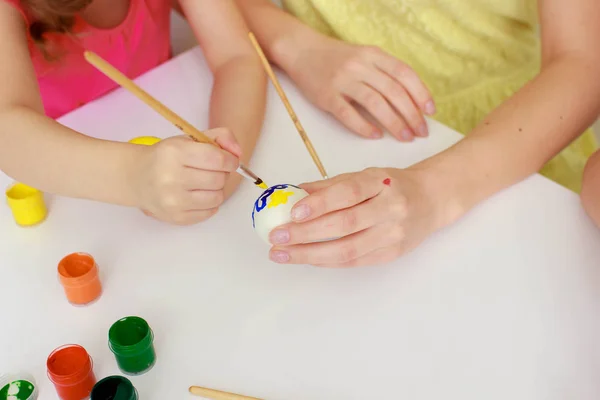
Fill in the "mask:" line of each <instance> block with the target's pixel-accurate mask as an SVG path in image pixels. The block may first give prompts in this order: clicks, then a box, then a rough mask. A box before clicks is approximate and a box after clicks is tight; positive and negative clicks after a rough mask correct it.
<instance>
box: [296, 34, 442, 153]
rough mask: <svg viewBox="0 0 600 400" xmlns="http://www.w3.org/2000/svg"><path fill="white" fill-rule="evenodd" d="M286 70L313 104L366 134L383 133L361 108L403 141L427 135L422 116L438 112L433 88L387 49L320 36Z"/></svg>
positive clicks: (360, 133)
mask: <svg viewBox="0 0 600 400" xmlns="http://www.w3.org/2000/svg"><path fill="white" fill-rule="evenodd" d="M287 72H288V73H289V74H290V76H291V77H292V79H293V80H294V81H295V83H296V85H298V86H299V87H300V89H302V91H303V92H304V93H305V95H306V96H307V97H308V98H309V99H310V100H311V101H312V102H313V103H315V104H316V105H317V106H319V107H320V108H322V109H323V110H325V111H327V112H329V113H331V114H333V115H334V116H335V117H336V118H337V119H338V120H339V121H340V122H342V123H343V124H344V125H345V126H346V127H347V128H348V129H351V130H352V131H354V132H356V133H358V134H359V135H361V136H364V137H369V138H379V137H381V136H382V133H381V131H380V129H379V128H378V127H376V125H374V124H372V123H370V122H369V121H368V120H367V119H366V118H365V117H363V116H362V115H361V114H360V113H359V112H358V110H357V108H356V105H359V106H361V107H362V108H364V109H366V111H368V113H369V114H370V115H371V116H372V117H373V118H374V119H375V120H376V121H377V122H378V123H379V124H380V125H381V126H382V127H383V128H385V129H386V130H387V131H388V132H390V133H391V134H392V135H393V136H394V137H396V138H397V139H399V140H402V141H412V140H413V138H414V137H415V136H422V137H424V136H427V134H428V132H427V124H426V123H425V119H424V118H423V113H426V114H429V115H431V114H434V113H435V105H434V103H433V100H432V98H431V95H430V93H429V91H428V89H427V88H426V87H425V85H424V84H423V83H422V82H421V80H420V79H419V77H418V76H417V74H416V73H415V72H414V71H413V70H412V69H411V68H410V67H409V66H408V65H406V64H405V63H403V62H402V61H400V60H398V59H396V58H394V57H392V56H391V55H389V54H387V53H385V52H384V51H383V50H380V49H378V48H375V47H365V46H357V45H352V44H348V43H344V42H342V41H339V40H335V39H331V38H329V37H325V36H322V35H319V36H317V38H316V39H315V40H314V43H313V42H311V43H310V44H308V45H307V47H306V50H303V51H300V52H299V54H298V55H297V56H296V57H295V61H292V64H291V66H290V67H289V68H287Z"/></svg>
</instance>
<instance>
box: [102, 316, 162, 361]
mask: <svg viewBox="0 0 600 400" xmlns="http://www.w3.org/2000/svg"><path fill="white" fill-rule="evenodd" d="M108 342H109V347H110V349H111V351H112V352H113V353H115V354H117V355H122V356H135V355H137V354H140V353H143V352H144V351H146V350H147V349H148V348H149V347H150V346H152V343H153V342H154V334H153V332H152V329H150V326H149V325H148V323H147V322H146V320H144V319H143V318H140V317H135V316H131V317H125V318H121V319H120V320H118V321H117V322H115V323H114V324H113V325H112V326H111V327H110V329H109V331H108Z"/></svg>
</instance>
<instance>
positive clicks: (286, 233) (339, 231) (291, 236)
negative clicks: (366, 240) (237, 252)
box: [270, 197, 394, 246]
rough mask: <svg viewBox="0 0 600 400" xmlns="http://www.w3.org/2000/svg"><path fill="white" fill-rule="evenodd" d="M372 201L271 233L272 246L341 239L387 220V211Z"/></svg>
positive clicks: (388, 216) (280, 228) (283, 227)
mask: <svg viewBox="0 0 600 400" xmlns="http://www.w3.org/2000/svg"><path fill="white" fill-rule="evenodd" d="M378 198H379V197H374V198H372V199H370V200H367V201H365V202H363V203H360V204H358V205H357V206H355V207H351V208H347V209H345V210H341V211H335V212H333V213H330V214H325V215H323V216H322V217H320V218H317V219H315V220H312V221H309V222H305V223H291V224H287V225H285V226H282V227H278V228H277V229H274V230H273V231H272V232H271V234H270V241H271V243H272V244H274V245H281V246H283V245H285V246H289V245H295V244H302V243H311V242H318V241H323V240H329V239H333V238H341V237H344V236H348V235H351V234H354V233H356V232H360V231H363V230H365V229H368V228H370V227H372V226H374V225H376V224H378V223H380V222H383V221H385V220H386V219H392V218H394V217H393V216H390V214H389V212H388V210H387V209H386V208H385V207H382V206H381V205H380V204H378V201H377V199H378Z"/></svg>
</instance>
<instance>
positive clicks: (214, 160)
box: [132, 128, 241, 225]
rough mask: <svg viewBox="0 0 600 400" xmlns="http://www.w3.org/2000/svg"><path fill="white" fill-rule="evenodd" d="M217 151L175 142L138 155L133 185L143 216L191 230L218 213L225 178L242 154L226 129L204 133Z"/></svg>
mask: <svg viewBox="0 0 600 400" xmlns="http://www.w3.org/2000/svg"><path fill="white" fill-rule="evenodd" d="M206 133H207V134H208V135H211V136H213V137H214V138H215V140H216V141H217V143H218V144H219V146H221V148H219V147H217V146H214V145H211V144H205V143H198V142H195V141H193V140H192V139H190V138H188V137H185V136H176V137H172V138H168V139H165V140H162V141H160V142H159V143H157V144H154V145H152V146H147V147H145V148H144V149H142V152H141V157H140V158H139V160H136V162H135V163H134V171H133V173H132V177H133V179H132V185H133V186H134V188H135V191H136V194H137V197H138V204H139V207H140V208H141V209H143V210H144V211H145V212H146V213H147V214H149V215H151V216H153V217H155V218H157V219H159V220H161V221H165V222H169V223H173V224H177V225H191V224H194V223H198V222H201V221H204V220H206V219H208V218H210V217H212V216H213V215H214V214H216V213H217V211H218V209H219V206H220V205H221V204H222V203H223V201H224V200H225V193H224V188H225V184H226V183H227V180H228V178H229V174H230V173H232V172H235V170H236V169H237V167H238V165H239V156H240V153H241V148H240V146H239V145H238V143H237V142H236V140H235V137H234V136H233V134H232V133H231V132H230V131H229V130H227V129H224V128H218V129H212V130H209V131H207V132H206Z"/></svg>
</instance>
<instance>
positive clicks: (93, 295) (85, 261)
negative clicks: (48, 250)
mask: <svg viewBox="0 0 600 400" xmlns="http://www.w3.org/2000/svg"><path fill="white" fill-rule="evenodd" d="M58 276H59V278H60V283H61V284H62V286H63V288H64V290H65V294H66V295H67V299H68V300H69V302H70V303H71V304H73V305H79V306H81V305H86V304H89V303H91V302H93V301H94V300H96V299H97V298H98V297H100V295H101V294H102V284H101V283H100V278H99V276H98V266H97V265H96V261H95V260H94V258H93V257H92V256H91V255H89V254H87V253H72V254H69V255H68V256H66V257H65V258H63V259H62V260H60V262H59V263H58Z"/></svg>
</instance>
